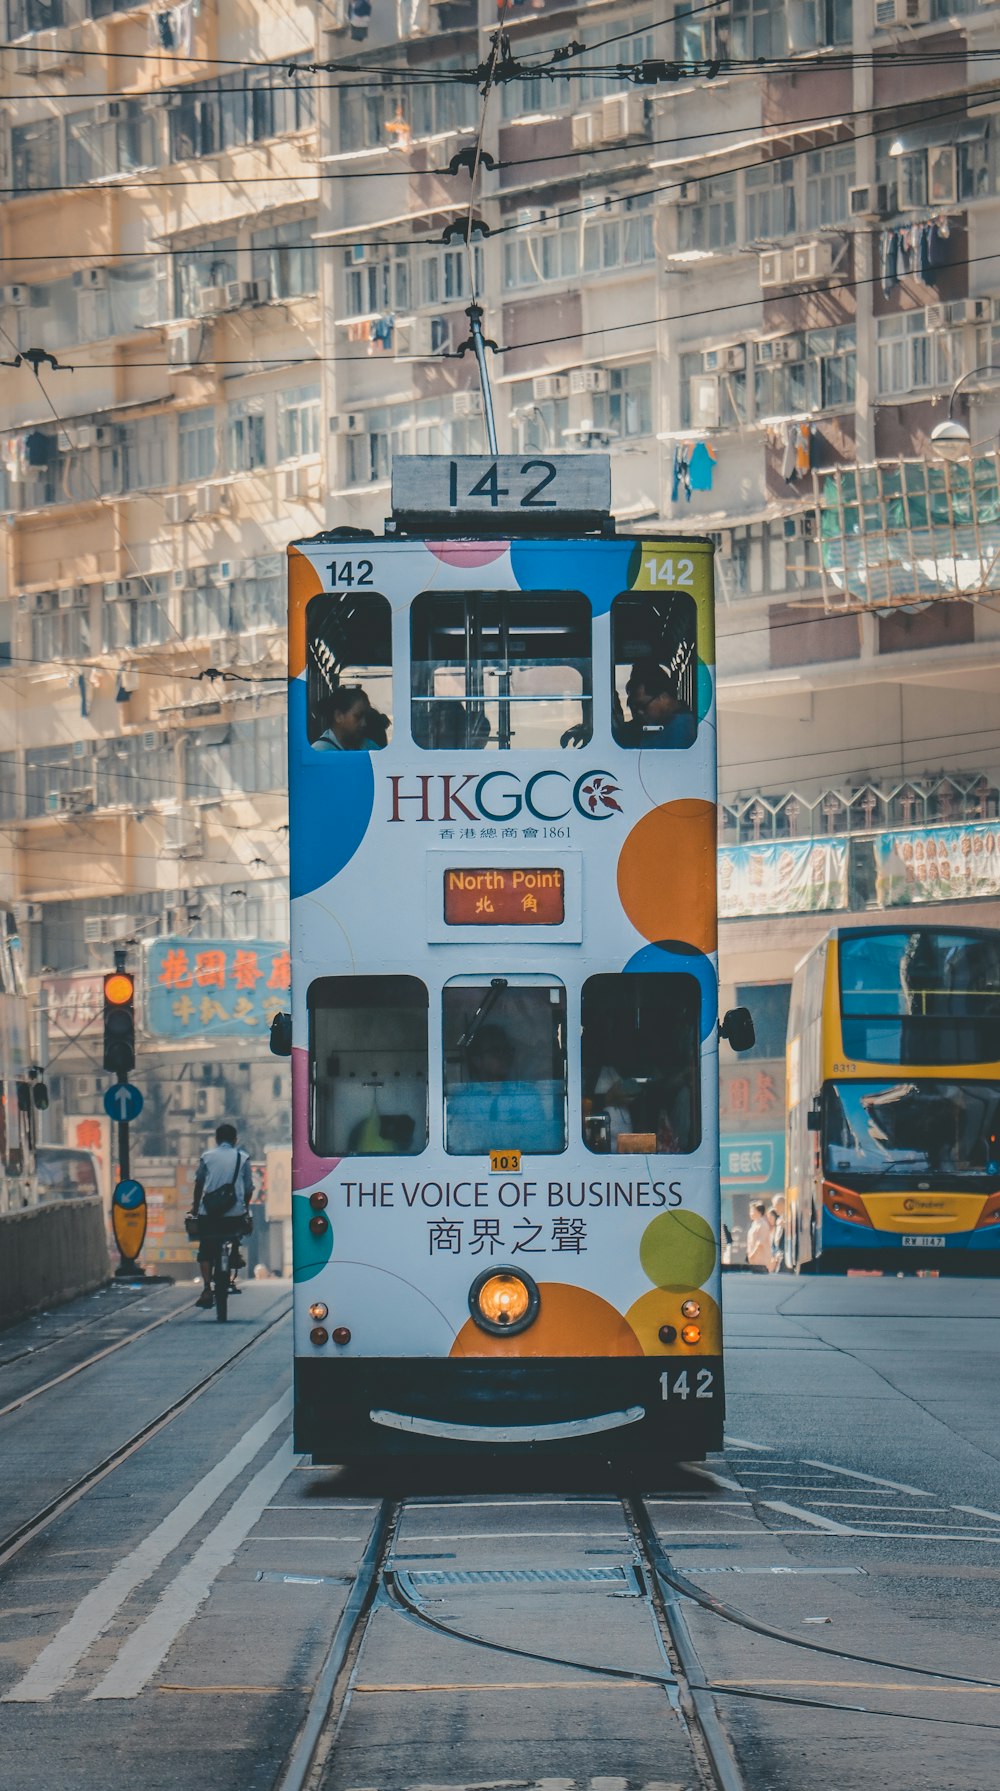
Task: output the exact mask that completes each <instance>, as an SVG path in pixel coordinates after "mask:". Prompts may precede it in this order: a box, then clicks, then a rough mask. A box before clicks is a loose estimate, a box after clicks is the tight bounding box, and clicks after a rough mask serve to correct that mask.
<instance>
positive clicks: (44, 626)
mask: <svg viewBox="0 0 1000 1791" xmlns="http://www.w3.org/2000/svg"><path fill="white" fill-rule="evenodd" d="M66 595H67V596H69V595H70V593H69V592H67V593H66ZM55 596H56V594H55V593H53V597H54V598H55ZM56 600H58V599H56ZM90 650H91V632H90V606H89V604H88V605H87V606H86V607H84V608H75V607H74V608H73V609H54V610H48V611H46V612H44V613H43V614H41V615H33V616H32V618H31V656H32V658H33V659H35V660H40V661H45V660H47V659H75V658H78V657H80V656H81V655H83V654H86V653H89V652H90Z"/></svg>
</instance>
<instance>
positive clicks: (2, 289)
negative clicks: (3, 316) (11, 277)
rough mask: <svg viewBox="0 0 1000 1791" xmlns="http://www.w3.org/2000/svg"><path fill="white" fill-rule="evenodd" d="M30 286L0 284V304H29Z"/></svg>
mask: <svg viewBox="0 0 1000 1791" xmlns="http://www.w3.org/2000/svg"><path fill="white" fill-rule="evenodd" d="M30 303H31V288H30V287H29V286H0V304H4V305H17V306H21V305H29V304H30Z"/></svg>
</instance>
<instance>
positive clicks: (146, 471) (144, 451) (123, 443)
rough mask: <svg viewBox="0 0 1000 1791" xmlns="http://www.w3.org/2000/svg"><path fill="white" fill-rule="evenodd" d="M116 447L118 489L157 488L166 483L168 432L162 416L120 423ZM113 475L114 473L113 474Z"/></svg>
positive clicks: (147, 489) (151, 489) (150, 489)
mask: <svg viewBox="0 0 1000 1791" xmlns="http://www.w3.org/2000/svg"><path fill="white" fill-rule="evenodd" d="M118 427H119V429H120V431H121V435H120V440H119V443H118V445H117V449H116V450H115V454H116V461H117V466H116V468H115V472H116V473H117V478H118V489H120V490H121V491H154V490H156V488H157V487H158V486H162V485H166V483H167V432H166V430H165V428H164V419H163V417H162V416H157V417H143V418H142V419H141V420H140V421H139V422H137V423H126V424H120V425H119V426H118ZM112 476H114V475H112Z"/></svg>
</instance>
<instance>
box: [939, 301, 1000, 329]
mask: <svg viewBox="0 0 1000 1791" xmlns="http://www.w3.org/2000/svg"><path fill="white" fill-rule="evenodd" d="M934 308H935V307H932V306H930V305H928V307H927V309H928V310H931V309H934ZM939 308H940V309H941V310H943V311H944V314H945V317H946V318H947V321H948V323H949V325H950V326H951V327H952V328H954V329H960V328H961V327H962V325H963V324H965V323H989V322H991V320H992V313H993V305H992V301H991V300H990V299H980V298H964V299H953V300H952V301H951V303H950V304H948V305H943V306H941V307H939ZM928 327H930V326H929V325H928Z"/></svg>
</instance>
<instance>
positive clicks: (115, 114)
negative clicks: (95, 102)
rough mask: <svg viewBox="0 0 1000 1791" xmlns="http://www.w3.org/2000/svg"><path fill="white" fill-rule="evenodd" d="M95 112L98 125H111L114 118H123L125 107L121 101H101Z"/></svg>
mask: <svg viewBox="0 0 1000 1791" xmlns="http://www.w3.org/2000/svg"><path fill="white" fill-rule="evenodd" d="M95 112H96V120H97V123H98V124H111V123H112V122H113V121H114V120H115V119H116V118H122V117H123V116H124V113H125V107H124V106H123V104H122V102H121V100H102V101H101V104H100V105H99V106H97V107H96V108H95Z"/></svg>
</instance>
